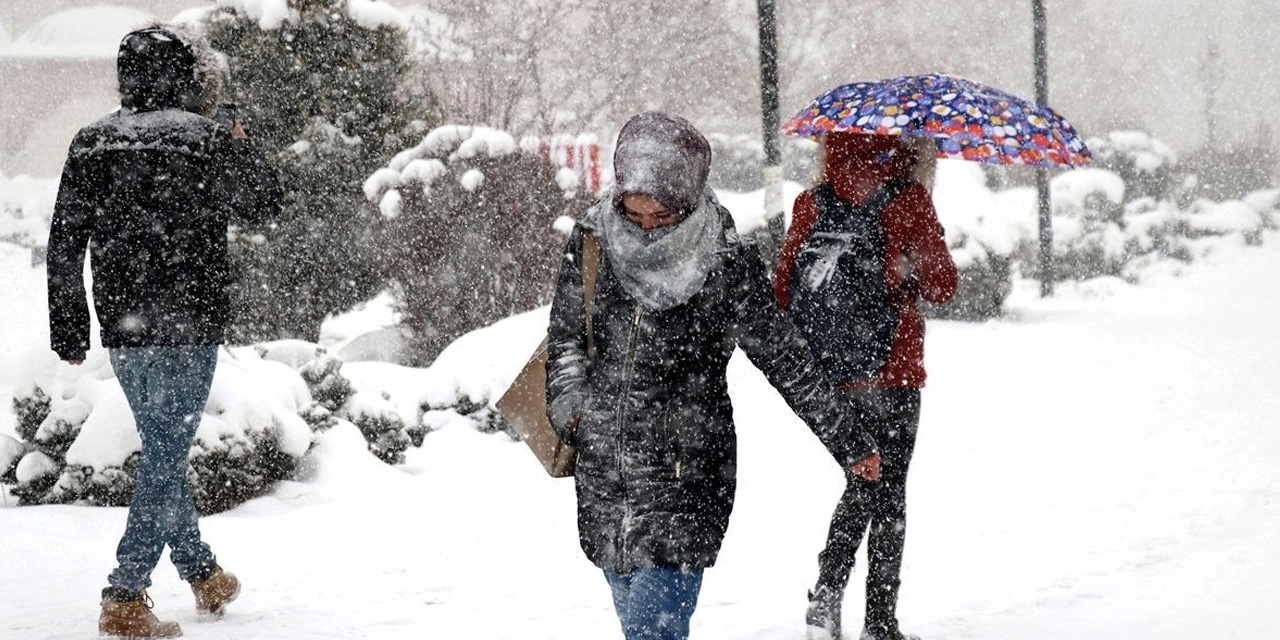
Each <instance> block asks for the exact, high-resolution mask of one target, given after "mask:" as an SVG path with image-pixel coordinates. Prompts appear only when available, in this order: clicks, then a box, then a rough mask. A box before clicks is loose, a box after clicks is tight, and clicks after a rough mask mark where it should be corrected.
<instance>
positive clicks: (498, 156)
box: [365, 125, 581, 365]
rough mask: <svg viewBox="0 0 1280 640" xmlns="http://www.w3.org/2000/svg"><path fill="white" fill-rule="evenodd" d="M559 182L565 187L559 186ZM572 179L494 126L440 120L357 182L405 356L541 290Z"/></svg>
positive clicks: (428, 353)
mask: <svg viewBox="0 0 1280 640" xmlns="http://www.w3.org/2000/svg"><path fill="white" fill-rule="evenodd" d="M566 187H569V188H566ZM576 191H577V185H576V181H575V183H574V184H572V185H570V184H568V182H567V181H564V182H561V181H558V180H557V179H556V172H555V171H554V170H553V169H552V167H551V166H550V165H548V164H547V163H545V162H544V161H543V160H542V159H541V157H540V156H539V155H538V154H537V153H534V152H531V151H530V150H524V149H521V148H520V145H518V144H517V143H516V141H515V139H514V138H513V137H512V136H511V135H509V134H507V133H506V132H503V131H498V130H495V129H490V128H487V127H471V126H452V125H451V126H445V127H440V128H438V129H435V130H433V131H431V132H430V133H429V134H427V136H426V137H425V138H423V139H422V141H421V142H420V143H419V144H417V145H416V146H414V147H411V148H409V149H406V150H405V151H402V152H401V153H399V154H397V155H396V156H395V157H394V158H393V159H392V160H391V162H390V163H389V164H388V165H387V166H386V167H383V168H382V169H379V170H378V171H376V172H374V173H373V174H372V175H370V177H369V178H368V180H367V181H366V182H365V197H366V198H367V199H368V201H369V202H370V203H372V204H373V205H375V206H377V208H378V209H379V212H380V214H381V215H382V216H383V217H385V218H386V220H387V224H386V228H385V230H384V234H383V236H382V237H381V240H380V244H381V245H382V248H383V251H382V256H383V257H384V258H385V263H384V264H385V267H384V268H385V272H386V273H387V274H388V275H389V276H390V277H392V278H394V279H395V281H396V283H397V285H398V286H397V289H398V291H397V297H398V302H399V310H400V311H401V313H402V314H403V319H404V323H405V325H406V326H407V327H408V328H409V329H410V331H411V336H410V338H409V350H410V354H409V355H410V360H411V362H413V363H415V364H419V365H425V364H427V363H430V362H431V361H432V360H433V359H434V358H435V357H436V355H437V354H439V353H440V351H441V350H442V349H443V348H444V347H445V346H446V345H448V344H449V343H450V342H452V341H453V340H454V339H456V338H457V337H459V336H461V335H462V334H464V333H466V332H468V331H470V330H472V329H477V328H479V327H483V326H486V325H488V324H491V323H493V322H496V321H497V320H500V319H502V318H505V317H507V316H510V315H512V314H515V313H518V312H521V311H526V310H528V309H532V308H534V307H537V306H539V305H542V304H545V303H547V302H548V301H549V300H550V294H551V289H552V285H553V280H554V278H555V273H556V269H557V267H558V266H559V262H560V253H561V250H562V249H563V247H564V237H563V236H562V235H560V234H558V233H557V232H556V231H555V230H554V229H553V228H552V225H553V223H554V222H555V220H556V219H557V218H558V217H559V216H561V215H563V214H565V213H566V212H568V211H570V209H571V208H574V207H580V206H581V202H575V200H574V199H573V198H574V197H575V196H574V194H575V193H576Z"/></svg>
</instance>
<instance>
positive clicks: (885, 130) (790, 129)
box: [782, 74, 1093, 167]
mask: <svg viewBox="0 0 1280 640" xmlns="http://www.w3.org/2000/svg"><path fill="white" fill-rule="evenodd" d="M829 131H856V132H861V133H873V134H882V135H902V136H918V137H931V138H933V139H934V141H935V142H936V143H937V147H938V157H939V158H957V159H961V160H971V161H975V162H989V163H993V164H1027V165H1035V166H1047V167H1056V166H1067V167H1080V166H1085V165H1088V164H1090V163H1092V162H1093V159H1092V157H1091V155H1090V154H1089V149H1087V148H1086V147H1085V145H1084V141H1083V140H1081V139H1080V134H1079V133H1078V132H1077V131H1076V129H1075V127H1073V126H1071V123H1070V122H1067V119H1066V118H1064V117H1062V116H1061V115H1059V114H1058V113H1057V112H1056V111H1054V110H1053V109H1050V108H1049V107H1044V106H1039V105H1037V104H1035V103H1034V102H1031V101H1029V100H1024V99H1022V98H1019V97H1017V96H1014V95H1012V94H1008V93H1005V92H1003V91H1001V90H999V89H995V88H993V87H988V86H987V85H984V84H982V83H979V82H974V81H972V80H966V79H964V78H959V77H956V76H950V75H939V74H929V75H919V76H902V77H898V78H889V79H887V80H879V81H875V82H855V83H853V84H846V85H842V86H839V87H836V88H835V89H832V90H831V91H828V92H826V93H824V94H822V95H820V96H818V97H817V98H814V99H813V101H812V102H810V103H809V105H808V106H807V107H805V108H804V109H801V110H800V112H799V113H797V114H796V115H795V117H793V118H792V119H791V120H789V121H787V123H786V124H784V125H783V126H782V132H783V133H785V134H787V135H792V136H798V137H803V138H811V139H815V140H816V139H818V138H821V137H822V134H824V133H827V132H829Z"/></svg>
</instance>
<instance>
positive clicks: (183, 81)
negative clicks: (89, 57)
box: [116, 22, 227, 117]
mask: <svg viewBox="0 0 1280 640" xmlns="http://www.w3.org/2000/svg"><path fill="white" fill-rule="evenodd" d="M116 62H117V72H118V80H119V90H120V104H121V106H123V107H125V108H128V109H132V110H134V111H154V110H158V109H175V108H177V109H184V110H186V111H190V112H193V113H197V114H200V115H203V116H207V117H212V116H213V115H214V114H215V113H216V112H217V109H218V103H219V102H220V101H221V99H222V92H223V89H224V85H225V77H226V68H227V65H226V62H225V60H224V58H223V57H222V56H221V55H220V54H219V53H218V52H217V51H215V50H214V49H213V47H212V46H211V45H210V44H209V42H208V40H206V39H205V38H204V36H202V35H201V34H199V33H198V32H196V31H194V30H192V29H189V28H186V27H182V26H177V25H172V24H164V23H160V22H155V23H152V24H150V25H148V26H146V27H143V28H141V29H138V30H136V31H132V32H130V33H129V34H128V35H126V36H125V37H124V39H122V40H121V41H120V50H119V54H118V56H117V61H116Z"/></svg>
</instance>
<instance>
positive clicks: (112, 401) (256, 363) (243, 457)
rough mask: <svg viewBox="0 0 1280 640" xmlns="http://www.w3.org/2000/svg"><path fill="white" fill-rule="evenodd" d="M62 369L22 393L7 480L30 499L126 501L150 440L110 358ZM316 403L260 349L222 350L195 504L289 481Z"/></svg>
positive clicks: (2, 478) (192, 462)
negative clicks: (309, 409)
mask: <svg viewBox="0 0 1280 640" xmlns="http://www.w3.org/2000/svg"><path fill="white" fill-rule="evenodd" d="M62 371H63V372H62V373H61V374H58V375H53V374H50V375H48V376H46V377H45V378H44V379H40V380H37V381H35V383H34V384H32V386H31V387H29V389H28V390H26V391H23V392H20V393H19V394H18V395H17V398H16V399H15V401H14V408H15V412H16V413H17V415H18V419H19V435H20V437H21V438H22V440H23V441H22V442H20V443H17V444H18V447H20V448H21V455H22V457H21V459H20V460H19V462H18V463H17V465H16V467H15V468H14V469H13V470H12V473H9V474H0V482H5V483H7V484H12V485H13V487H12V493H13V494H14V495H15V496H17V497H18V498H19V500H20V501H21V502H22V503H23V504H44V503H69V502H78V503H87V504H102V505H126V504H128V503H129V500H130V499H131V497H132V494H133V486H134V478H135V477H136V474H137V465H138V461H139V459H140V452H141V446H142V443H141V440H140V439H139V437H138V433H137V430H136V428H135V427H134V421H133V414H132V412H131V411H130V409H129V406H128V402H127V401H126V399H125V396H124V392H123V391H122V390H121V389H120V386H119V384H118V383H117V381H116V380H115V377H114V373H113V372H112V370H111V367H110V365H109V364H108V363H107V360H106V358H104V357H101V356H98V357H93V354H91V358H90V359H89V360H88V361H87V362H86V363H85V364H84V365H82V366H80V367H77V368H75V369H74V370H62ZM310 403H311V399H310V395H309V393H308V392H307V387H306V385H305V383H303V381H302V379H301V378H300V377H299V376H298V375H297V374H296V373H295V372H294V371H293V370H291V369H290V368H289V367H287V366H285V365H283V364H280V363H277V362H271V361H267V360H264V359H263V358H261V357H260V356H259V355H258V354H257V353H256V352H255V351H254V350H252V349H247V348H246V349H234V350H227V349H223V350H221V351H220V352H219V357H218V368H217V371H216V373H215V375H214V380H213V386H212V388H211V390H210V393H209V400H208V402H207V403H206V405H205V410H204V413H203V415H202V416H201V419H200V426H199V427H198V429H197V431H196V435H195V439H194V441H193V443H192V447H191V451H190V453H189V456H188V464H189V466H188V469H187V473H188V477H189V478H190V479H191V491H192V497H193V498H194V500H195V502H196V508H197V509H198V510H200V511H201V512H202V513H213V512H217V511H222V510H225V509H229V508H231V507H233V506H235V505H236V504H239V503H240V502H243V501H244V500H247V499H249V498H252V497H255V496H258V495H261V494H263V493H264V492H266V491H267V490H269V489H270V488H271V487H272V486H273V485H274V484H275V483H276V482H277V481H279V480H283V479H286V478H288V477H290V476H291V475H292V473H293V470H294V467H295V465H296V464H297V462H298V460H299V459H300V458H301V457H302V456H303V454H305V453H306V452H307V450H308V449H309V448H310V446H311V439H312V434H311V428H310V427H309V426H308V425H307V423H306V422H305V421H304V420H303V419H302V418H300V417H299V412H300V410H301V409H302V408H303V407H305V406H307V405H308V404H310ZM37 418H38V419H39V423H38V426H37V427H36V428H35V429H34V430H32V429H31V424H32V423H33V422H35V420H36V419H37ZM0 445H2V446H0V449H3V451H4V452H5V453H6V455H13V453H14V452H15V451H17V449H16V448H15V447H14V446H13V443H12V442H7V443H0ZM2 462H4V460H0V463H2ZM0 471H2V470H0Z"/></svg>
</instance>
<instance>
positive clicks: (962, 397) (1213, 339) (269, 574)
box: [0, 232, 1280, 640]
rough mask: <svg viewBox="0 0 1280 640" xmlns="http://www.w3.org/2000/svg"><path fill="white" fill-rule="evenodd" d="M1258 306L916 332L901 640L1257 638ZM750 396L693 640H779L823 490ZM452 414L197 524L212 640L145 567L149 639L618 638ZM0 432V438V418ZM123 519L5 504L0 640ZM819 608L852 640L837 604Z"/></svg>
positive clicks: (9, 356) (505, 337)
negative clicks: (398, 449)
mask: <svg viewBox="0 0 1280 640" xmlns="http://www.w3.org/2000/svg"><path fill="white" fill-rule="evenodd" d="M0 272H2V273H3V274H4V277H3V278H0V402H3V403H4V404H5V405H6V406H7V405H8V402H9V399H10V398H11V397H12V393H13V390H14V385H15V384H16V382H15V381H16V380H19V379H21V377H22V374H21V371H22V369H23V368H24V367H29V366H60V365H56V363H51V362H49V359H50V358H52V356H51V355H49V354H48V352H47V351H46V350H45V349H46V347H45V345H46V344H47V330H46V329H45V328H44V322H45V320H44V288H43V279H44V271H43V268H31V267H30V260H29V255H28V253H27V252H26V250H20V249H17V248H16V247H14V246H13V245H10V244H6V243H0ZM1277 291H1280V234H1276V233H1273V232H1269V233H1268V234H1267V235H1266V237H1265V242H1264V243H1263V245H1262V246H1261V247H1247V248H1246V247H1243V246H1238V247H1230V246H1225V245H1224V246H1222V247H1220V248H1219V249H1218V250H1217V251H1215V252H1214V253H1212V254H1211V255H1210V256H1208V257H1207V258H1205V259H1203V260H1200V261H1197V262H1196V263H1195V264H1194V265H1191V266H1189V267H1187V268H1186V269H1185V270H1184V272H1183V273H1182V274H1181V275H1180V276H1175V275H1173V274H1172V273H1169V274H1164V275H1157V276H1156V277H1153V278H1151V279H1150V280H1148V281H1147V282H1145V283H1144V284H1143V285H1141V286H1137V287H1135V286H1131V285H1127V284H1124V283H1122V282H1119V281H1110V280H1099V281H1092V282H1089V283H1086V284H1083V285H1079V286H1066V287H1062V288H1061V289H1060V291H1059V295H1058V296H1057V297H1056V298H1054V299H1051V300H1041V299H1039V298H1037V297H1036V294H1035V284H1034V283H1025V282H1024V283H1019V286H1018V288H1017V290H1016V291H1015V293H1014V296H1013V298H1012V299H1011V301H1010V303H1009V307H1010V309H1011V312H1010V314H1009V316H1008V317H1007V318H1005V319H1003V320H1000V321H994V322H988V323H985V324H959V323H944V322H936V323H932V324H931V325H930V330H929V338H928V340H929V342H928V366H929V370H930V379H929V386H928V388H927V389H926V391H925V395H924V413H923V418H922V423H923V424H922V427H921V433H920V439H919V445H918V449H917V454H916V457H915V462H914V465H913V469H914V470H913V471H912V479H911V483H910V499H909V503H910V535H909V543H908V549H907V555H906V566H905V570H904V574H905V575H904V587H903V592H902V602H901V606H900V616H901V618H902V620H903V622H904V627H905V628H906V629H907V630H908V631H911V632H914V633H919V634H920V635H921V636H922V637H924V638H926V639H927V640H932V639H938V640H944V639H956V638H980V639H984V640H985V639H1010V640H1026V639H1028V638H1033V639H1036V640H1054V639H1063V640H1079V639H1081V638H1089V639H1097V638H1114V639H1132V638H1159V639H1168V640H1183V639H1186V640H1190V639H1197V640H1198V639H1200V638H1215V639H1219V638H1249V639H1257V638H1272V637H1277V635H1280V628H1278V627H1277V624H1276V622H1275V615H1274V607H1275V603H1276V602H1277V595H1278V594H1280V465H1277V464H1276V461H1277V460H1280V433H1278V432H1277V429H1276V427H1277V424H1278V420H1277V416H1280V394H1277V393H1276V392H1275V389H1276V388H1277V386H1278V385H1280V358H1277V354H1280V331H1277V330H1276V318H1278V317H1280V293H1277ZM544 324H545V311H540V312H534V313H531V314H526V315H523V316H519V317H517V318H513V319H511V320H509V321H504V322H503V323H500V324H499V325H496V326H495V327H493V328H490V329H487V330H483V331H482V332H478V333H476V334H472V335H471V336H468V337H467V338H464V340H463V341H460V342H459V343H457V344H455V345H454V347H453V348H451V351H450V353H449V354H447V355H448V358H447V359H445V361H444V362H442V363H441V364H440V365H439V366H438V367H436V368H433V369H432V370H429V371H421V370H413V369H404V368H399V367H394V366H390V365H380V364H377V363H354V364H349V365H348V366H347V367H346V368H344V373H346V374H347V375H349V376H350V377H351V378H352V379H353V381H355V382H357V383H358V384H359V385H361V386H363V385H366V384H367V385H381V386H383V387H385V388H388V389H393V390H403V391H401V392H400V393H404V394H412V393H413V388H414V387H417V386H420V388H419V389H418V392H419V393H421V392H423V391H426V390H427V388H428V387H437V386H439V385H446V384H456V385H458V386H462V387H465V386H467V385H477V384H478V385H485V384H497V383H498V382H497V381H500V380H501V379H502V378H503V377H504V376H506V377H510V376H511V375H513V374H514V371H515V369H518V367H519V366H520V364H521V363H522V362H523V360H524V358H525V357H526V356H527V355H528V354H527V351H528V350H530V349H532V347H533V345H534V344H535V343H536V342H537V340H538V338H539V334H540V332H541V331H542V325H544ZM340 333H341V332H340ZM451 372H452V373H451ZM766 387H767V385H766V383H765V382H764V380H763V378H762V376H761V375H760V374H759V373H757V372H756V371H755V370H754V369H752V368H751V366H750V365H749V364H748V363H747V362H746V361H745V359H743V358H741V357H740V356H739V357H736V358H735V359H734V361H733V362H732V364H731V371H730V388H731V393H732V395H733V397H734V398H735V401H736V410H737V420H738V426H739V432H740V438H741V442H740V470H741V476H740V486H739V489H738V503H737V509H736V511H735V514H734V516H733V520H732V524H731V525H730V530H729V535H728V539H727V540H726V543H725V548H724V552H723V554H722V555H721V558H720V563H719V566H717V567H716V568H714V569H712V570H711V571H709V572H708V573H707V576H706V581H705V587H704V590H703V593H702V598H701V601H700V603H699V607H698V611H697V613H696V614H695V615H694V619H693V637H694V638H698V639H700V640H712V639H739V640H745V639H774V638H782V639H788V638H789V639H794V640H798V639H799V638H801V637H803V632H802V622H803V610H804V605H805V599H804V598H805V590H806V589H807V588H808V587H809V585H810V582H811V580H812V579H813V577H814V573H815V571H816V566H815V562H814V556H815V554H816V552H817V550H818V549H819V547H820V545H821V543H822V539H823V536H824V535H825V529H826V521H827V517H828V515H829V512H830V509H831V507H832V506H833V504H834V502H835V500H836V497H837V496H838V494H839V492H840V489H841V487H840V482H841V479H840V472H839V470H838V469H837V468H835V465H834V464H832V463H831V461H830V459H829V458H828V457H827V456H826V454H825V453H824V452H823V451H822V450H821V448H820V447H819V445H818V443H817V442H816V440H815V439H814V438H813V437H812V436H811V435H810V434H809V433H808V431H807V430H806V429H805V428H804V427H803V426H802V424H801V423H800V422H799V421H798V420H797V419H796V418H794V417H793V416H791V415H790V414H789V412H788V411H787V410H786V408H785V406H784V404H783V403H782V401H781V399H780V398H779V397H778V396H777V395H776V394H774V393H772V392H770V391H767V390H766ZM393 395H397V393H395V392H393ZM451 415H452V414H444V415H441V416H439V418H440V420H439V421H438V422H439V423H440V426H441V428H440V429H439V430H438V431H435V432H433V433H431V434H429V435H428V436H427V439H426V442H425V444H424V446H423V447H422V448H421V449H413V450H411V451H410V453H409V461H408V463H407V464H405V465H403V466H400V467H390V466H387V465H385V464H383V463H381V462H379V461H377V460H376V459H375V458H373V457H372V456H371V455H369V454H368V453H367V451H366V450H365V446H364V441H363V439H361V437H360V436H359V434H358V433H356V432H354V430H353V429H352V428H350V427H338V428H335V429H334V430H332V431H330V432H328V433H327V434H326V435H325V436H323V440H322V442H321V444H320V446H319V447H318V448H317V449H316V450H315V451H313V453H312V454H311V457H310V458H309V460H308V464H307V470H306V472H305V474H304V476H303V477H302V478H300V479H299V481H297V482H290V483H286V484H284V485H282V486H280V487H279V489H278V490H277V491H275V492H274V493H273V494H272V495H269V496H266V497H263V498H260V499H258V500H254V501H252V502H250V503H247V504H245V505H243V506H241V507H240V508H237V509H234V510H232V511H230V512H227V513H223V514H220V515H217V516H213V517H209V518H205V519H204V520H202V523H201V524H202V527H203V530H204V532H205V534H206V538H207V539H208V540H209V541H210V542H211V543H212V544H213V547H214V550H215V551H216V552H217V553H218V555H219V559H220V560H221V561H222V562H223V563H224V564H225V566H226V567H227V568H229V569H231V570H232V571H234V572H236V573H237V574H238V575H239V576H240V577H241V579H242V580H243V582H244V592H243V593H242V595H241V598H240V600H239V601H238V602H236V603H235V604H234V605H233V606H232V607H231V609H230V611H229V613H228V615H227V617H226V618H225V619H223V620H221V621H218V622H209V621H202V620H198V619H197V618H196V616H195V612H194V609H193V606H192V601H191V596H190V594H189V592H188V591H187V589H186V588H185V585H184V584H183V583H181V582H179V580H178V579H177V577H176V575H175V573H174V571H173V570H172V569H171V568H170V565H168V564H167V563H166V564H162V565H161V567H160V568H159V569H158V571H157V572H156V576H155V578H156V583H155V585H154V586H153V587H152V589H151V595H152V596H153V597H154V599H155V601H156V608H157V612H158V613H159V614H160V615H161V616H162V617H166V618H171V619H177V620H179V621H180V622H181V623H182V624H183V627H184V630H185V632H186V635H187V637H190V638H271V639H277V640H278V639H284V638H299V639H302V638H344V639H350V638H444V639H452V638H475V639H493V640H498V639H507V638H510V639H515V638H520V639H522V640H528V639H552V638H555V639H569V640H573V639H593V640H594V639H600V638H619V637H621V634H620V632H619V631H618V628H617V622H616V620H615V619H614V616H613V612H612V610H611V604H610V600H609V595H608V589H607V587H606V585H605V583H604V580H603V578H602V577H601V576H600V574H599V573H598V572H597V571H596V570H595V569H594V568H593V567H592V566H591V565H590V564H588V563H587V562H586V560H584V559H583V557H582V554H581V552H580V551H579V550H578V548H577V540H576V529H575V525H574V515H573V514H574V502H573V484H572V481H570V480H551V479H549V478H547V477H545V476H544V474H543V472H542V470H541V468H540V467H539V466H538V465H537V464H536V463H535V462H534V460H533V458H532V457H531V455H530V454H529V453H528V452H527V451H526V450H525V448H524V446H523V445H520V444H514V443H511V442H510V441H509V440H507V439H506V437H505V436H501V435H484V434H481V433H479V432H477V431H475V430H474V429H473V428H472V427H471V426H470V424H469V423H468V422H467V421H465V420H464V419H462V418H458V417H450V416H451ZM0 432H3V433H9V434H12V432H13V417H12V416H11V415H9V413H8V412H7V411H0ZM124 517H125V511H124V509H117V508H88V507H75V506H54V507H24V508H16V507H13V498H12V497H8V498H6V502H5V503H3V504H2V505H0V637H3V638H6V639H17V638H21V639H26V638H32V639H35V638H41V639H43V638H85V637H92V636H93V635H94V634H95V631H94V630H95V627H94V624H95V620H96V616H97V613H98V610H97V599H98V591H99V589H101V587H102V586H103V584H104V579H105V576H106V574H107V572H108V571H109V570H110V569H111V567H112V566H113V551H114V544H115V542H116V540H117V538H118V536H119V534H120V532H121V531H122V529H123V526H124ZM861 579H862V577H861V573H859V574H858V575H857V576H855V577H854V580H853V582H854V584H860V581H861ZM845 607H846V611H848V612H849V616H848V618H847V619H846V620H847V622H846V624H847V626H848V627H849V629H850V632H856V630H857V628H858V622H859V620H858V613H859V612H860V611H861V608H862V605H861V589H860V588H856V589H851V591H850V596H849V599H848V601H847V602H846V605H845Z"/></svg>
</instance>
